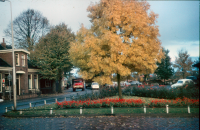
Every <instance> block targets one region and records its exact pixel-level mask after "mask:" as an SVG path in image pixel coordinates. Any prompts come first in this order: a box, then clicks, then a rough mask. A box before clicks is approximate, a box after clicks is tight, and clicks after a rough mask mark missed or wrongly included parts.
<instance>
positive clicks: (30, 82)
mask: <svg viewBox="0 0 200 130" xmlns="http://www.w3.org/2000/svg"><path fill="white" fill-rule="evenodd" d="M28 89H32V75H31V74H30V75H28Z"/></svg>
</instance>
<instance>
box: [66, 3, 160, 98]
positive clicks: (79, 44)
mask: <svg viewBox="0 0 200 130" xmlns="http://www.w3.org/2000/svg"><path fill="white" fill-rule="evenodd" d="M149 8H150V5H149V4H148V2H137V1H134V0H101V1H100V2H99V3H96V4H91V5H90V6H89V7H88V9H87V10H88V11H89V15H88V17H89V18H90V21H91V23H92V25H91V28H90V29H86V28H85V27H84V26H83V25H82V26H81V28H80V30H79V31H78V32H77V37H76V42H74V43H72V44H71V48H70V56H71V59H72V61H73V64H74V65H75V66H76V67H79V68H80V70H81V71H80V74H81V75H82V77H83V78H85V79H91V78H94V81H96V82H99V83H100V84H104V83H107V84H111V74H113V73H115V74H117V79H118V89H119V98H122V92H121V86H120V77H121V76H128V75H130V74H131V72H138V73H143V71H144V70H149V71H150V72H152V73H153V72H154V70H155V69H156V68H157V66H156V62H159V61H160V60H161V58H162V56H163V54H162V48H161V43H160V41H159V39H158V36H159V30H158V26H156V25H155V22H156V18H157V17H158V15H157V14H155V13H154V12H150V13H149V12H148V10H149Z"/></svg>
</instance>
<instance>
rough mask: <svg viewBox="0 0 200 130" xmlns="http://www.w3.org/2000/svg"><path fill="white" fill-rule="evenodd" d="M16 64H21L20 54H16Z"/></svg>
mask: <svg viewBox="0 0 200 130" xmlns="http://www.w3.org/2000/svg"><path fill="white" fill-rule="evenodd" d="M15 58H16V65H17V66H19V54H15Z"/></svg>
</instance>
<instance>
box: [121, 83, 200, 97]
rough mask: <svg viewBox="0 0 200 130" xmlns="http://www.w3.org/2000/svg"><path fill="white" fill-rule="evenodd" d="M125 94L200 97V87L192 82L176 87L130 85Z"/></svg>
mask: <svg viewBox="0 0 200 130" xmlns="http://www.w3.org/2000/svg"><path fill="white" fill-rule="evenodd" d="M123 95H126V96H130V95H131V96H140V97H152V98H164V99H176V98H181V99H183V98H184V97H187V98H192V99H199V88H197V87H195V86H194V85H192V84H190V85H185V86H183V87H180V88H175V89H167V88H165V87H164V86H163V85H160V88H159V89H157V88H152V87H151V86H144V85H140V86H129V87H127V88H126V89H125V90H124V91H123Z"/></svg>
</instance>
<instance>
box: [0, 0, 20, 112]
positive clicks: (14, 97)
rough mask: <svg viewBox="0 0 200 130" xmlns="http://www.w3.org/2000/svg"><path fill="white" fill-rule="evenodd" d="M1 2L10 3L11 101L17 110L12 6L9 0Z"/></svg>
mask: <svg viewBox="0 0 200 130" xmlns="http://www.w3.org/2000/svg"><path fill="white" fill-rule="evenodd" d="M0 1H1V2H5V1H8V2H10V12H11V30H12V59H13V101H14V110H17V101H16V78H15V76H16V74H15V54H14V39H13V21H12V4H11V1H9V0H0Z"/></svg>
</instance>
